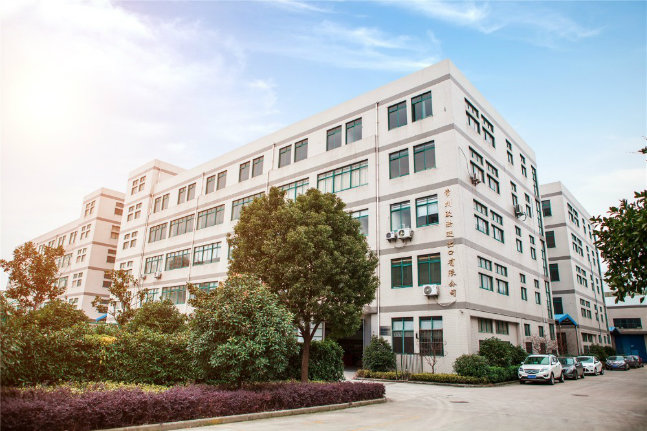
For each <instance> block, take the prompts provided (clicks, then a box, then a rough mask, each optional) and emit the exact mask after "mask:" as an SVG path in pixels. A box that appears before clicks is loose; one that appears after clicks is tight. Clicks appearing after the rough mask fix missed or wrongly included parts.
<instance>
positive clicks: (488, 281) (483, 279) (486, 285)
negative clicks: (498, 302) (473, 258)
mask: <svg viewBox="0 0 647 431" xmlns="http://www.w3.org/2000/svg"><path fill="white" fill-rule="evenodd" d="M479 287H480V288H481V289H485V290H489V291H494V287H493V283H492V277H490V276H489V275H485V274H482V273H480V272H479Z"/></svg>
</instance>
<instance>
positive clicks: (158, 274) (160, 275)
mask: <svg viewBox="0 0 647 431" xmlns="http://www.w3.org/2000/svg"><path fill="white" fill-rule="evenodd" d="M155 278H158V279H159V278H162V272H161V271H157V272H156V273H155Z"/></svg>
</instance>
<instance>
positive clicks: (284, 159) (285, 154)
mask: <svg viewBox="0 0 647 431" xmlns="http://www.w3.org/2000/svg"><path fill="white" fill-rule="evenodd" d="M290 163H292V145H286V146H285V147H283V148H280V149H279V168H282V167H283V166H287V165H289V164H290Z"/></svg>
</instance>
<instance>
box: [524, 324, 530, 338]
mask: <svg viewBox="0 0 647 431" xmlns="http://www.w3.org/2000/svg"><path fill="white" fill-rule="evenodd" d="M523 333H524V335H525V336H526V337H530V325H529V324H527V323H524V324H523Z"/></svg>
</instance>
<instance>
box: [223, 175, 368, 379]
mask: <svg viewBox="0 0 647 431" xmlns="http://www.w3.org/2000/svg"><path fill="white" fill-rule="evenodd" d="M284 195H285V193H284V192H282V191H280V190H278V189H277V188H274V187H273V188H271V189H270V192H269V195H267V196H263V197H261V198H257V199H255V200H254V201H253V202H252V203H251V204H249V205H248V206H246V207H245V208H244V209H243V211H242V212H241V216H240V220H239V221H238V223H237V224H236V226H235V228H234V234H233V235H229V236H228V241H229V244H230V247H231V248H232V253H231V262H230V265H229V274H230V275H233V274H251V275H253V276H255V277H257V278H259V279H260V280H262V281H263V282H264V283H265V284H266V285H267V286H268V287H269V289H270V290H271V291H272V292H274V293H276V294H277V295H278V297H279V300H280V302H281V303H282V304H284V305H285V306H286V307H287V309H288V310H289V311H290V312H291V313H292V314H293V315H294V320H293V324H294V325H295V326H296V327H297V328H298V331H299V334H300V335H301V337H302V338H303V343H304V346H303V353H302V366H301V379H302V381H307V378H308V360H309V353H310V351H309V346H310V343H311V340H312V338H313V336H314V334H315V332H316V330H317V328H318V327H319V325H320V324H322V322H325V325H326V329H327V330H328V331H330V333H331V335H332V336H343V335H350V334H351V333H353V332H355V331H356V330H357V328H358V327H359V325H360V321H361V314H362V308H363V306H364V305H366V304H368V303H370V302H371V301H372V300H373V298H374V296H375V290H376V289H377V286H378V278H377V276H376V275H375V268H376V266H377V258H376V257H375V255H374V253H373V252H371V250H370V249H369V247H368V244H367V242H366V238H365V237H364V236H363V235H362V234H361V233H360V231H359V223H358V222H357V221H356V220H353V218H352V217H351V216H350V215H349V214H348V213H347V212H346V211H345V210H344V208H345V204H344V203H343V201H342V200H341V199H339V198H337V197H336V196H335V195H333V194H330V193H326V194H324V193H321V192H320V191H319V190H317V189H309V190H308V191H307V192H306V193H305V194H304V195H301V196H298V197H297V198H296V200H286V199H285V198H284Z"/></svg>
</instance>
